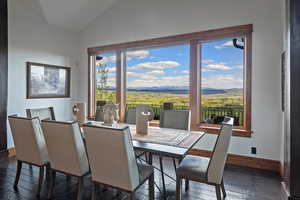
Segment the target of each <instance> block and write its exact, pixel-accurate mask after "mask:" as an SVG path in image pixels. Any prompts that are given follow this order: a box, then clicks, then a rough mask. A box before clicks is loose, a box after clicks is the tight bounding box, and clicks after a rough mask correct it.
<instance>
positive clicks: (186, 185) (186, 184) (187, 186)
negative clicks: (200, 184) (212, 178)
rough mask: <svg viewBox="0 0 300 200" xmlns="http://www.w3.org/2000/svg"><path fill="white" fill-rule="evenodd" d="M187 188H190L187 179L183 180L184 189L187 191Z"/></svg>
mask: <svg viewBox="0 0 300 200" xmlns="http://www.w3.org/2000/svg"><path fill="white" fill-rule="evenodd" d="M189 188H190V182H189V180H187V179H186V180H185V191H188V190H189Z"/></svg>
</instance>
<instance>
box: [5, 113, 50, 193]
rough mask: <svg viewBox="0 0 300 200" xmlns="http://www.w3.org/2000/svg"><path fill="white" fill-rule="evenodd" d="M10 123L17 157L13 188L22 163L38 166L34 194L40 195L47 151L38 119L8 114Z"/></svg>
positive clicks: (47, 165)
mask: <svg viewBox="0 0 300 200" xmlns="http://www.w3.org/2000/svg"><path fill="white" fill-rule="evenodd" d="M8 121H9V124H10V128H11V132H12V136H13V140H14V144H15V148H16V152H17V154H16V157H17V173H16V178H15V182H14V188H15V189H17V185H18V182H19V179H20V175H21V170H22V165H23V163H26V164H30V165H34V166H37V167H39V169H40V172H39V182H38V189H37V193H36V195H37V196H39V195H40V191H41V187H42V183H43V180H44V169H45V167H46V168H47V167H49V158H48V151H47V146H46V142H45V138H44V135H43V131H42V128H41V124H40V120H39V119H38V118H37V117H36V118H21V117H17V116H16V115H14V116H9V117H8Z"/></svg>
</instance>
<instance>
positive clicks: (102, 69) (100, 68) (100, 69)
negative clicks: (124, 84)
mask: <svg viewBox="0 0 300 200" xmlns="http://www.w3.org/2000/svg"><path fill="white" fill-rule="evenodd" d="M96 72H97V74H98V75H99V79H98V80H97V89H98V91H99V98H100V99H102V100H107V101H113V96H112V94H109V92H108V90H107V89H108V85H107V79H108V72H109V69H108V68H107V65H106V64H103V63H101V62H99V65H97V69H96Z"/></svg>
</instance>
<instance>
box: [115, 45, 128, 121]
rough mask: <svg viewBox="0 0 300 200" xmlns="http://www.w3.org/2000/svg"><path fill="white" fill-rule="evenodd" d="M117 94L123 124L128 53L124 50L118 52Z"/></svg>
mask: <svg viewBox="0 0 300 200" xmlns="http://www.w3.org/2000/svg"><path fill="white" fill-rule="evenodd" d="M116 53H117V55H116V56H117V59H116V60H117V62H116V65H117V66H116V68H117V74H116V76H117V77H116V81H117V87H116V89H117V92H116V95H117V96H116V99H117V103H118V104H119V109H120V121H121V122H123V121H124V120H125V111H126V52H124V51H122V50H117V52H116Z"/></svg>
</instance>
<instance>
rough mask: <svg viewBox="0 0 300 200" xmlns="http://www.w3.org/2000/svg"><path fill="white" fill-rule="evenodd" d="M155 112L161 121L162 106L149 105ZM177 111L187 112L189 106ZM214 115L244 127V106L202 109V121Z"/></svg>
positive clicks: (180, 107)
mask: <svg viewBox="0 0 300 200" xmlns="http://www.w3.org/2000/svg"><path fill="white" fill-rule="evenodd" d="M149 106H150V107H151V109H152V110H153V112H154V119H156V120H159V119H160V114H161V112H162V105H155V104H149ZM135 107H136V104H127V108H135ZM173 109H175V110H187V109H189V107H188V106H184V105H174V106H173ZM212 115H215V116H232V117H234V118H235V125H236V126H242V125H243V122H244V109H243V107H242V106H228V107H202V108H201V117H202V120H206V119H209V118H210V117H211V116H212Z"/></svg>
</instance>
